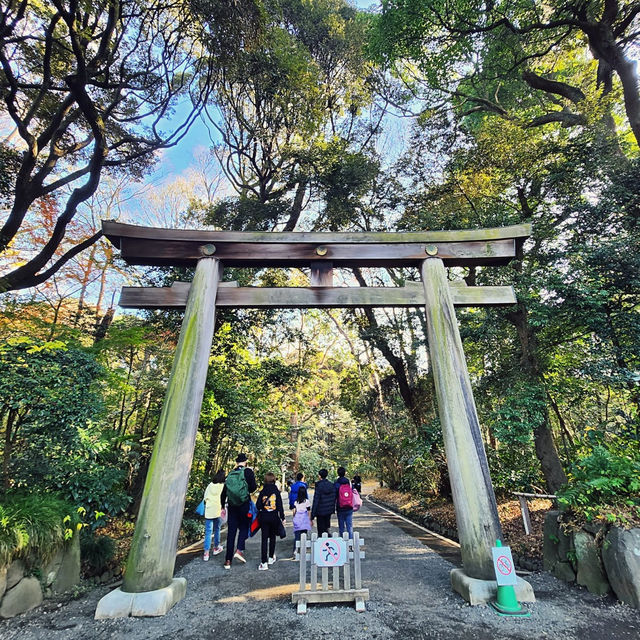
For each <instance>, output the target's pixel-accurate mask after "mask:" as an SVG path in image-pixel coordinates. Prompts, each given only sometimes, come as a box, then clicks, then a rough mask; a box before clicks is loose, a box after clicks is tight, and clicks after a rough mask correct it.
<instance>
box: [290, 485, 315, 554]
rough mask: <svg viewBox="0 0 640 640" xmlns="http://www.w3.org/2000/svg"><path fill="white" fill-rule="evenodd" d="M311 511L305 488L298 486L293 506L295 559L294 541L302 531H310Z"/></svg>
mask: <svg viewBox="0 0 640 640" xmlns="http://www.w3.org/2000/svg"><path fill="white" fill-rule="evenodd" d="M310 511H311V503H310V502H309V497H308V496H307V488H306V487H300V488H299V489H298V499H297V500H296V503H295V505H294V506H293V535H294V540H293V559H294V560H295V559H296V542H298V540H300V536H301V535H302V534H303V533H308V534H310V533H311V529H312V528H313V522H311V519H310V518H309V512H310Z"/></svg>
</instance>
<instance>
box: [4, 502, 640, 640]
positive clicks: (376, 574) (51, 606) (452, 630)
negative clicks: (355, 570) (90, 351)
mask: <svg viewBox="0 0 640 640" xmlns="http://www.w3.org/2000/svg"><path fill="white" fill-rule="evenodd" d="M334 519H335V518H334ZM399 524H401V525H402V527H400V526H399ZM354 526H355V528H356V530H358V531H359V532H360V534H361V536H362V537H363V538H364V539H365V543H366V559H365V560H364V561H363V563H362V576H363V586H366V587H368V588H369V591H370V598H371V599H370V600H369V602H367V605H366V607H367V610H366V612H364V613H360V614H358V613H356V612H355V609H354V607H353V606H349V605H337V606H333V605H309V611H308V613H307V615H305V616H298V615H296V608H295V605H293V604H292V603H291V596H290V594H291V593H292V592H293V591H295V590H297V584H296V583H297V574H298V563H296V562H293V561H292V560H290V559H289V558H290V556H291V547H292V543H293V541H292V537H289V536H291V531H290V527H289V534H288V537H287V538H286V540H283V541H279V542H278V547H277V550H276V553H277V555H278V558H279V559H278V561H277V562H276V563H275V564H274V565H272V566H271V567H270V568H269V571H260V572H259V571H257V565H258V562H259V553H260V540H259V535H258V536H257V537H256V538H254V539H251V540H249V541H248V544H247V554H246V555H247V558H248V562H247V564H246V565H239V564H237V563H235V564H234V566H233V568H232V569H231V571H224V570H223V568H222V563H223V557H224V554H221V555H219V556H216V557H215V558H212V559H211V561H210V562H208V563H205V562H202V559H201V555H200V553H197V555H193V560H191V561H189V562H186V563H184V557H183V558H182V559H181V562H180V563H179V565H182V564H183V563H184V564H183V566H181V567H180V568H179V569H178V571H177V572H176V575H177V576H184V577H185V578H186V579H187V595H186V597H185V598H184V600H182V601H181V602H179V603H178V604H177V605H176V606H175V607H174V608H173V609H172V610H171V611H170V612H169V613H168V614H167V615H166V616H163V617H161V618H127V619H119V620H100V621H96V620H94V619H93V614H94V611H95V608H96V603H97V602H98V600H99V599H100V597H102V595H104V594H105V593H106V592H107V591H108V589H106V588H100V589H96V590H94V591H92V592H91V593H89V594H87V595H85V596H83V597H82V598H80V599H78V600H74V601H71V602H68V603H59V602H58V603H56V602H54V601H46V602H45V603H44V604H43V605H42V606H41V607H39V608H38V609H35V610H34V611H31V612H29V613H27V614H25V615H23V616H20V617H18V618H14V619H12V620H5V621H0V638H2V640H14V639H15V640H18V639H20V640H84V639H87V638H92V639H93V638H95V639H100V638H109V639H111V638H114V639H122V640H125V639H126V640H142V639H146V638H150V639H151V638H153V639H160V638H167V639H175V638H180V639H181V640H189V639H193V640H202V639H203V638H205V639H206V638H227V639H229V638H241V639H246V640H275V639H277V640H288V639H291V640H293V639H295V640H299V639H300V640H302V639H303V640H314V639H316V638H328V639H334V638H335V639H339V638H340V639H343V638H344V639H345V640H365V639H369V638H379V639H386V638H402V639H403V640H412V639H419V638H442V639H447V640H449V639H451V640H453V639H456V640H458V639H466V638H469V639H471V638H473V639H477V640H484V639H486V640H489V639H491V640H501V639H503V638H518V639H519V638H522V639H529V638H530V639H539V638H562V639H563V640H601V639H602V638H616V639H619V640H638V638H640V611H637V610H635V609H631V608H629V607H627V606H624V605H621V604H617V603H616V602H615V601H614V600H612V599H610V598H599V597H596V596H593V595H591V594H589V593H588V592H586V591H584V590H582V589H579V588H576V587H570V586H568V585H566V584H564V583H562V582H560V581H558V580H556V579H555V578H553V577H552V576H550V575H549V574H546V573H542V574H534V575H532V576H529V577H528V579H529V580H530V582H531V583H532V585H533V587H534V590H535V593H536V596H537V598H538V602H536V603H535V604H533V605H528V608H529V610H530V611H531V617H530V618H528V619H514V618H504V617H500V616H498V615H497V614H495V613H494V612H493V610H492V609H491V608H489V607H487V606H478V607H469V606H468V605H467V604H466V603H465V602H464V601H463V600H462V599H461V598H460V597H459V596H458V595H457V594H455V593H453V592H452V591H451V588H450V586H449V571H450V570H451V568H452V567H453V566H454V564H452V562H451V561H453V562H454V563H455V561H456V551H455V547H452V546H451V545H448V544H447V543H444V542H443V543H442V545H441V546H440V547H437V546H436V545H435V544H434V547H436V549H438V550H439V551H440V552H441V553H443V555H444V556H445V557H447V558H448V559H445V557H443V556H441V555H439V553H437V552H436V551H434V550H433V549H432V548H430V547H429V546H426V545H425V542H427V543H428V542H429V539H430V538H429V535H428V534H425V533H424V531H422V530H421V529H419V528H413V529H412V526H411V525H408V524H407V523H406V522H401V521H400V520H399V519H398V518H397V516H395V517H394V516H393V515H383V513H382V512H381V510H380V508H379V507H377V506H375V505H371V504H368V503H367V502H366V501H365V504H364V506H363V508H362V509H361V510H360V512H358V513H357V514H356V515H355V516H354ZM441 542H442V541H441Z"/></svg>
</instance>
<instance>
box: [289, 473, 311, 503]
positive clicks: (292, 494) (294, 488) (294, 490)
mask: <svg viewBox="0 0 640 640" xmlns="http://www.w3.org/2000/svg"><path fill="white" fill-rule="evenodd" d="M300 487H304V488H305V489H308V488H309V485H308V484H307V483H306V482H305V481H304V473H299V474H298V475H297V476H296V481H295V482H294V483H293V484H292V485H291V489H289V509H293V508H294V507H295V504H296V500H297V499H298V489H299V488H300Z"/></svg>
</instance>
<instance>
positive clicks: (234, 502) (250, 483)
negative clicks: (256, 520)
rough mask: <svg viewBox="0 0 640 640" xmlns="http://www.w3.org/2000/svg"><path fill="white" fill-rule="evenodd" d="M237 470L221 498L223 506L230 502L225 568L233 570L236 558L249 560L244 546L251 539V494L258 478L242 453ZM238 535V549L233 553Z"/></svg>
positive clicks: (231, 476)
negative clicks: (233, 562)
mask: <svg viewBox="0 0 640 640" xmlns="http://www.w3.org/2000/svg"><path fill="white" fill-rule="evenodd" d="M236 465H237V466H236V468H235V469H234V470H233V471H232V472H231V473H230V474H229V475H228V476H227V479H226V481H225V483H224V489H223V490H222V496H221V498H220V500H221V502H222V504H224V503H225V501H227V502H228V505H229V508H228V510H227V553H226V555H225V560H224V568H225V569H231V560H232V559H233V558H235V559H236V560H239V561H240V562H242V563H245V562H246V561H247V560H246V559H245V557H244V545H245V542H246V541H247V538H248V537H249V525H250V524H251V514H250V512H249V502H250V500H251V494H252V493H253V492H254V491H255V490H256V488H257V485H256V477H255V475H254V473H253V469H251V468H249V467H247V456H246V455H245V454H244V453H240V454H239V455H238V457H237V458H236ZM236 534H237V535H238V547H237V549H236V552H235V553H234V552H233V549H234V547H235V543H236Z"/></svg>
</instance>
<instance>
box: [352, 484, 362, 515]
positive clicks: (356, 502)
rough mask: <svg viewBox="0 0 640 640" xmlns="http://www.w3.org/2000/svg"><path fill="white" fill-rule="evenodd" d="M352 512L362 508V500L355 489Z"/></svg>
mask: <svg viewBox="0 0 640 640" xmlns="http://www.w3.org/2000/svg"><path fill="white" fill-rule="evenodd" d="M352 504H353V510H354V511H357V510H358V509H359V508H360V507H361V506H362V498H361V497H360V494H359V493H358V490H357V489H355V488H354V489H353V503H352Z"/></svg>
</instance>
